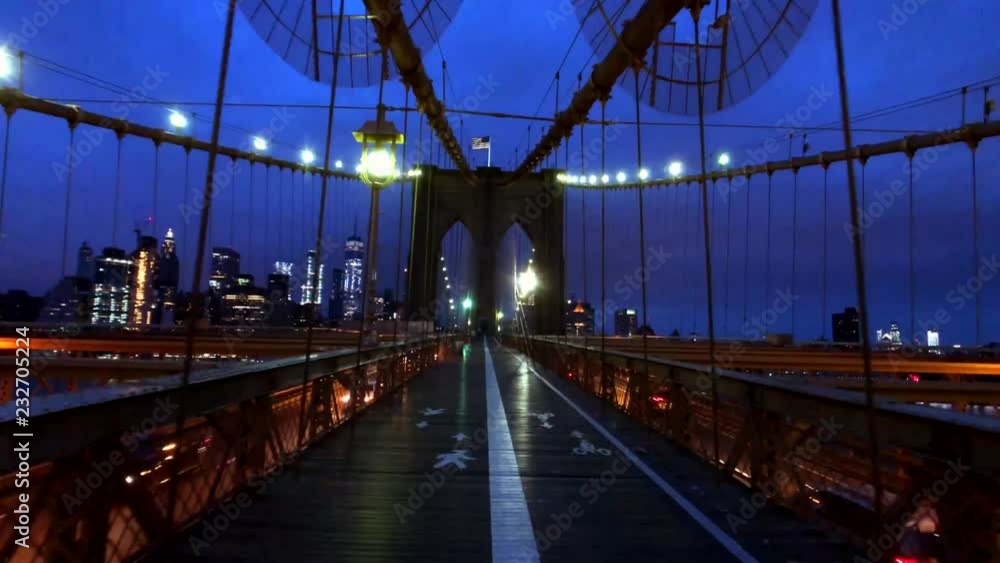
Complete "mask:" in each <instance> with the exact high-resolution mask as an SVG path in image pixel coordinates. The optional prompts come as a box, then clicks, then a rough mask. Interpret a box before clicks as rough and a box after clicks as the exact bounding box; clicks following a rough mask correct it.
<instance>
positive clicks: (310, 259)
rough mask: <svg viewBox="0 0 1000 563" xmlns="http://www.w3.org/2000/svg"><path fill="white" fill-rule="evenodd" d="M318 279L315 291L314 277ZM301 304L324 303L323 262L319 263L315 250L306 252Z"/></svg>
mask: <svg viewBox="0 0 1000 563" xmlns="http://www.w3.org/2000/svg"><path fill="white" fill-rule="evenodd" d="M314 277H315V279H316V286H317V287H316V290H315V291H313V278H314ZM299 304H300V305H322V304H323V264H319V259H318V255H317V254H316V251H315V250H310V251H309V252H306V275H305V279H304V280H302V290H301V295H300V298H299Z"/></svg>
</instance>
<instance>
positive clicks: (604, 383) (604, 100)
mask: <svg viewBox="0 0 1000 563" xmlns="http://www.w3.org/2000/svg"><path fill="white" fill-rule="evenodd" d="M557 93H558V92H557ZM607 105H608V95H607V93H604V94H602V95H601V182H603V181H604V176H605V175H606V174H607V172H608V171H607V160H606V157H607V152H606V149H607V143H608V139H607V135H606V133H605V130H606V127H607V119H606V116H605V111H606V109H607ZM607 191H608V189H607V186H601V397H602V398H605V399H606V398H607V397H608V388H609V387H610V385H609V381H608V378H607V374H606V369H605V367H604V351H605V338H606V336H605V334H606V333H607V330H606V327H607V318H606V317H607V310H606V309H605V306H604V300H605V298H606V292H607V285H606V284H607V281H606V276H607V272H606V263H607V262H606V261H607V245H606V244H605V242H606V235H607V232H606V230H605V200H606V194H607Z"/></svg>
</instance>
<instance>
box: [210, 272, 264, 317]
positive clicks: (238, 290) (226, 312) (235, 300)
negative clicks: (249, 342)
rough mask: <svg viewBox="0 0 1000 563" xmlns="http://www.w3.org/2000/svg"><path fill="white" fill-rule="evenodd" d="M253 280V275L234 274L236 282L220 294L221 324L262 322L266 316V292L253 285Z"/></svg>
mask: <svg viewBox="0 0 1000 563" xmlns="http://www.w3.org/2000/svg"><path fill="white" fill-rule="evenodd" d="M253 282H254V279H253V276H251V275H249V274H239V275H238V276H236V283H235V284H234V285H233V286H232V287H231V288H229V289H228V290H226V291H225V292H224V293H223V294H222V314H221V319H220V322H221V324H224V325H239V326H259V325H261V324H263V322H264V321H265V320H266V317H267V295H266V293H267V292H266V290H263V289H260V288H258V287H255V286H254V283H253Z"/></svg>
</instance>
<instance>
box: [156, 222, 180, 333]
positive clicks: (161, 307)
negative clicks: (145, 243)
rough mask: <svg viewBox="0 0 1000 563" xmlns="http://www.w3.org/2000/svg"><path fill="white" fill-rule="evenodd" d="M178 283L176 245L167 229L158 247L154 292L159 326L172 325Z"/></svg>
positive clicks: (178, 268)
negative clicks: (155, 293)
mask: <svg viewBox="0 0 1000 563" xmlns="http://www.w3.org/2000/svg"><path fill="white" fill-rule="evenodd" d="M179 282H180V261H179V260H178V259H177V244H176V243H175V242H174V231H173V229H169V228H168V229H167V235H166V236H165V237H164V238H163V244H162V245H161V246H160V257H159V261H158V263H157V270H156V291H157V298H158V300H159V304H158V306H157V310H156V323H157V324H161V325H168V326H169V325H172V324H174V313H175V310H176V308H177V285H178V283H179Z"/></svg>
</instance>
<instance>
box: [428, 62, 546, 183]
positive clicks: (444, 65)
mask: <svg viewBox="0 0 1000 563" xmlns="http://www.w3.org/2000/svg"><path fill="white" fill-rule="evenodd" d="M440 49H441V43H440V42H439V43H438V50H440ZM447 86H448V62H447V61H445V60H444V52H442V53H441V111H442V113H444V112H447V111H448V88H447ZM529 127H530V126H529ZM529 141H530V139H529ZM437 164H438V166H441V142H440V140H439V142H438V151H437Z"/></svg>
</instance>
